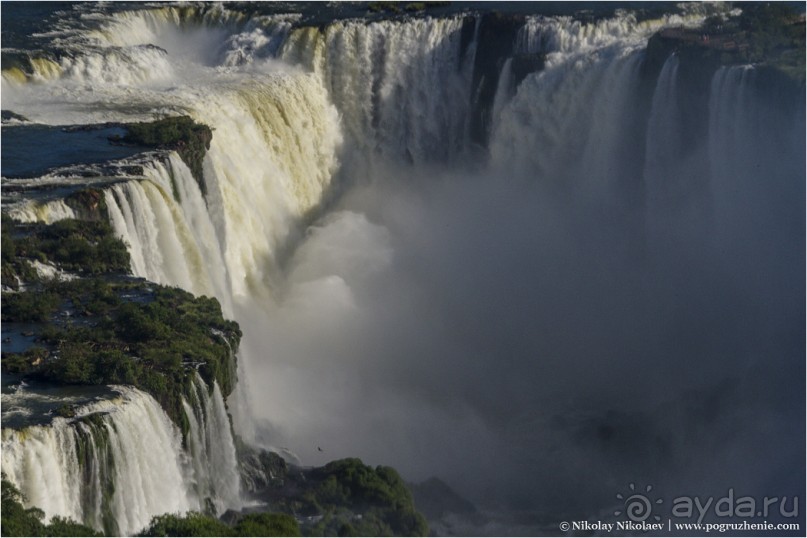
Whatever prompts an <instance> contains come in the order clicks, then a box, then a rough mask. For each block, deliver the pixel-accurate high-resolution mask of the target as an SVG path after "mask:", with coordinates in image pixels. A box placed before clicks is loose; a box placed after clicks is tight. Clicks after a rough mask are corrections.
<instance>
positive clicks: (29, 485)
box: [2, 387, 200, 535]
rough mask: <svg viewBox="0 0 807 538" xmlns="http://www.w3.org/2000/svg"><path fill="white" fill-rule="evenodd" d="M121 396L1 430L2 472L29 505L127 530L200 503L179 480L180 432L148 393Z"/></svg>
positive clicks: (123, 390) (113, 530)
mask: <svg viewBox="0 0 807 538" xmlns="http://www.w3.org/2000/svg"><path fill="white" fill-rule="evenodd" d="M113 388H114V390H116V391H117V392H118V393H119V394H120V396H119V397H118V398H115V399H113V400H104V401H101V402H98V403H94V404H90V405H88V406H85V407H83V408H80V409H78V418H76V419H64V418H60V417H56V418H54V419H53V422H52V424H50V425H46V426H30V427H27V428H24V429H22V430H14V429H10V428H4V429H3V445H2V446H3V454H2V463H3V472H4V473H5V474H6V475H7V477H8V479H9V480H10V481H11V482H13V483H14V484H16V485H17V487H18V488H19V489H20V491H21V492H22V493H23V495H25V497H26V499H27V502H28V504H29V505H30V506H36V507H38V508H41V509H42V510H43V511H44V512H45V515H46V516H47V517H48V518H50V517H52V516H55V515H58V516H62V517H69V518H72V519H75V520H77V521H81V522H84V523H86V524H88V525H91V526H93V527H94V528H96V529H98V530H104V531H105V532H107V533H108V534H110V535H129V534H132V533H135V532H137V531H139V530H140V529H142V528H143V527H144V526H145V525H146V524H148V522H149V521H150V519H151V518H152V516H155V515H158V514H163V513H166V512H184V511H187V510H192V509H199V508H200V507H199V505H198V503H197V502H196V501H195V500H194V496H193V494H192V491H191V490H189V488H188V485H187V484H186V481H185V475H186V472H185V470H184V468H183V466H184V463H183V459H184V456H183V454H182V448H181V441H180V435H179V431H178V430H177V428H176V427H175V426H174V425H173V423H172V422H171V420H170V419H169V418H168V416H167V415H166V414H165V412H164V411H163V410H162V408H161V407H160V406H159V404H158V403H157V402H156V401H155V400H154V399H153V398H152V397H151V396H149V395H147V394H145V393H143V392H141V391H139V390H137V389H133V388H129V387H113Z"/></svg>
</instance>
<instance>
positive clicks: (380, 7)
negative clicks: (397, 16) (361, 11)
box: [367, 2, 401, 13]
mask: <svg viewBox="0 0 807 538" xmlns="http://www.w3.org/2000/svg"><path fill="white" fill-rule="evenodd" d="M367 9H369V10H370V11H372V12H373V13H382V12H390V13H399V12H400V11H401V3H400V2H370V4H369V5H368V6H367Z"/></svg>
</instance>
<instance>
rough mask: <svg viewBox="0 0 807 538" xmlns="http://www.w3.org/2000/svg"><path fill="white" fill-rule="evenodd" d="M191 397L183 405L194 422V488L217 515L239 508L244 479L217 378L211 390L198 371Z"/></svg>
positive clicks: (190, 439) (190, 442)
mask: <svg viewBox="0 0 807 538" xmlns="http://www.w3.org/2000/svg"><path fill="white" fill-rule="evenodd" d="M189 399H190V402H189V401H188V400H186V399H183V401H182V406H183V408H184V410H185V416H186V417H188V421H189V423H190V432H189V434H188V446H189V451H190V456H191V465H192V467H193V482H194V489H195V491H196V492H197V495H198V496H199V498H200V499H201V500H202V502H207V500H208V499H209V500H210V502H212V504H213V507H214V510H215V512H216V513H217V514H221V513H223V512H224V511H225V510H226V509H227V508H238V506H239V505H240V488H241V479H240V476H239V474H238V462H237V461H236V455H235V445H234V444H233V437H232V434H231V428H230V419H229V417H228V416H227V410H226V408H225V406H224V398H222V395H221V390H220V389H219V386H218V384H217V383H216V382H215V381H214V382H213V390H212V391H211V390H210V389H208V387H207V386H206V385H205V383H204V381H203V380H202V378H201V377H200V376H199V375H198V374H197V375H196V376H195V378H194V380H193V386H192V388H191V390H190V393H189Z"/></svg>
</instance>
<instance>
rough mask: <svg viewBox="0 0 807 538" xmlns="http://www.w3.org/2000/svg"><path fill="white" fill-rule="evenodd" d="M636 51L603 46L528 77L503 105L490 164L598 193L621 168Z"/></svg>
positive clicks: (607, 191)
mask: <svg viewBox="0 0 807 538" xmlns="http://www.w3.org/2000/svg"><path fill="white" fill-rule="evenodd" d="M641 61H642V55H641V53H640V52H639V51H637V50H634V49H633V48H632V47H627V48H624V49H623V48H613V47H612V48H610V49H605V50H603V51H599V52H598V53H596V54H591V55H587V56H586V57H584V58H581V59H575V60H573V61H570V62H568V63H561V64H559V65H556V66H548V67H547V68H546V69H545V70H544V71H541V72H539V73H536V74H533V75H531V76H529V77H527V78H526V79H525V80H524V81H523V82H522V83H521V84H520V86H519V89H518V93H517V94H516V96H515V97H514V98H513V100H512V101H511V102H510V103H509V104H508V105H507V106H505V107H503V110H502V113H501V116H500V117H499V118H498V120H497V121H496V127H495V129H494V131H493V136H492V139H491V143H490V154H491V161H492V162H491V164H492V166H493V167H494V168H495V169H498V170H502V171H503V172H506V173H510V174H514V175H516V176H517V177H534V178H535V179H536V180H538V181H540V182H542V183H549V182H551V183H552V184H554V185H556V186H557V187H559V188H563V189H573V190H574V191H575V192H576V193H577V194H579V195H580V196H583V197H590V198H591V199H600V200H604V199H605V198H606V197H608V196H610V195H611V194H612V193H613V192H614V182H615V181H617V180H618V179H619V177H618V172H619V171H620V170H622V169H623V163H622V155H623V154H624V152H625V144H626V142H629V140H630V139H629V138H628V140H627V141H626V136H624V134H625V133H626V130H627V132H629V129H630V127H631V126H632V124H633V120H632V118H633V116H634V112H635V108H634V107H633V103H634V95H635V91H636V84H637V82H638V68H639V66H640V64H641Z"/></svg>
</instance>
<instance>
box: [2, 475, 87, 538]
mask: <svg viewBox="0 0 807 538" xmlns="http://www.w3.org/2000/svg"><path fill="white" fill-rule="evenodd" d="M23 500H24V499H23V496H22V494H21V493H20V492H19V490H17V488H15V487H14V484H12V483H11V482H9V481H8V480H6V479H5V476H4V477H3V479H2V515H1V516H0V517H2V520H1V521H0V529H2V535H3V536H101V535H100V534H99V533H97V532H95V530H93V529H91V528H90V527H87V526H85V525H81V524H79V523H76V522H75V521H71V520H69V519H63V518H60V517H54V518H53V519H52V520H51V522H50V524H48V525H45V524H44V523H42V519H43V518H44V517H45V514H44V512H42V510H40V509H38V508H28V509H26V508H25V507H23V505H22V503H23Z"/></svg>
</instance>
